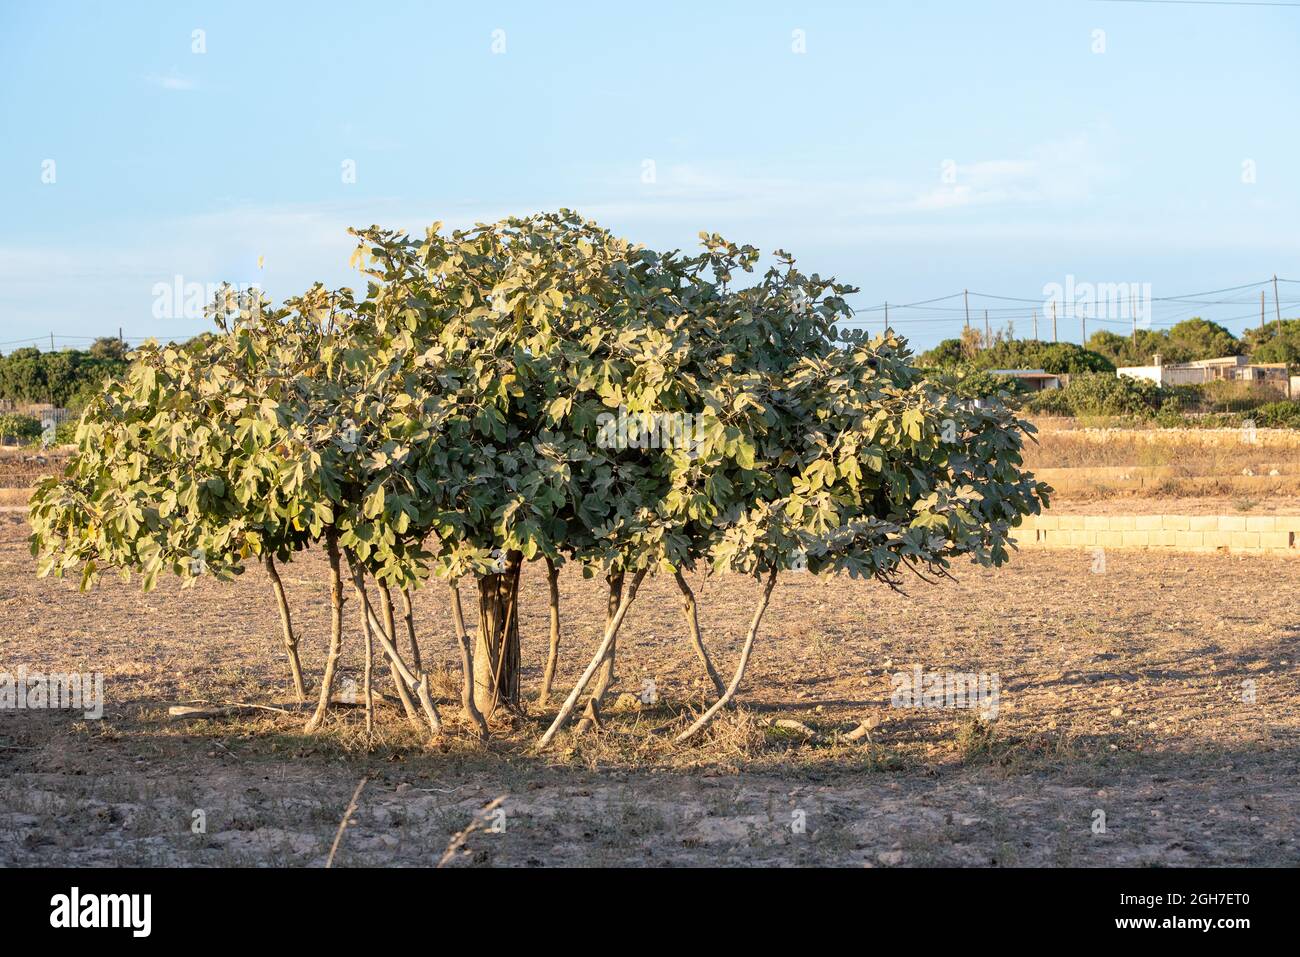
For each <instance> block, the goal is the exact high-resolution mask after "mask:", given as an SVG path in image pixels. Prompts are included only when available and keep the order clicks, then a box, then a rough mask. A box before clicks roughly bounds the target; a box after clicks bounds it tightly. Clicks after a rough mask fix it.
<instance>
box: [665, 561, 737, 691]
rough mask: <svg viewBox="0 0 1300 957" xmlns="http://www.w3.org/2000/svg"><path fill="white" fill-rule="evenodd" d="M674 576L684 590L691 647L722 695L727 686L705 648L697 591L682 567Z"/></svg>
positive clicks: (684, 607)
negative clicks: (688, 581)
mask: <svg viewBox="0 0 1300 957" xmlns="http://www.w3.org/2000/svg"><path fill="white" fill-rule="evenodd" d="M674 577H675V578H676V579H677V587H678V588H680V589H681V592H682V611H683V612H684V613H685V615H686V627H687V629H688V630H689V632H690V636H691V647H692V648H694V649H695V657H697V658H699V659H700V664H702V665H704V670H705V671H706V672H708V675H709V680H710V681H712V682H713V687H714V688H715V689H717V692H718V694H719V695H721V694H722V693H723V692H724V691H725V690H726V686H725V685H724V684H723V683H722V679H721V678H719V677H718V672H717V670H716V669H715V668H714V667H713V662H712V661H710V660H709V653H708V651H706V650H705V648H704V639H703V637H701V635H700V616H699V613H698V611H697V609H696V603H695V592H693V591H691V586H690V585H688V584H687V583H686V576H684V575H683V574H682V571H681V569H680V568H679V569H677V571H676V572H674Z"/></svg>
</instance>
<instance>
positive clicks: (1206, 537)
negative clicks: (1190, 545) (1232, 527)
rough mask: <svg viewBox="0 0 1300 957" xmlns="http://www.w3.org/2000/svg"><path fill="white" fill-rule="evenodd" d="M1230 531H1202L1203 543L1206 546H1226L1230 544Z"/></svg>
mask: <svg viewBox="0 0 1300 957" xmlns="http://www.w3.org/2000/svg"><path fill="white" fill-rule="evenodd" d="M1232 534H1233V533H1232V532H1202V533H1201V535H1202V540H1203V543H1204V544H1205V545H1206V547H1208V548H1227V547H1228V546H1230V545H1231V544H1232Z"/></svg>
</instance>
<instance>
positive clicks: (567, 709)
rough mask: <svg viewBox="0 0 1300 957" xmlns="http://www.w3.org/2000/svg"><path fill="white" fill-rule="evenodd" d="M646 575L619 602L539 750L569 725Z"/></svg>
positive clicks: (639, 575) (638, 577)
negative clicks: (593, 652) (598, 645)
mask: <svg viewBox="0 0 1300 957" xmlns="http://www.w3.org/2000/svg"><path fill="white" fill-rule="evenodd" d="M645 575H646V569H644V568H643V569H641V570H640V571H639V572H637V573H636V576H635V577H634V578H633V579H632V584H631V585H630V586H629V587H628V589H627V591H625V592H624V593H623V600H622V601H621V602H619V605H618V611H616V612H615V613H614V618H613V619H612V620H611V621H610V622H609V624H608V625H606V626H605V637H604V639H603V640H602V641H601V643H600V647H599V648H597V649H596V653H595V654H594V655H592V657H591V661H590V662H589V663H588V664H587V669H586V670H585V671H584V672H583V673H582V677H581V678H579V679H578V683H577V684H576V685H574V686H573V690H572V691H570V692H569V696H568V697H567V698H565V699H564V704H563V705H561V706H560V713H559V714H557V715H556V716H555V720H554V721H553V722H551V726H550V727H549V728H547V729H546V734H544V735H542V740H541V741H539V742H538V747H539V748H545V747H549V746H550V743H551V742H552V741H553V740H555V736H556V735H557V734H558V733H559V731H560V729H561V728H563V727H564V726H565V724H567V723H568V720H569V718H570V716H571V715H572V714H573V709H574V708H576V707H577V705H578V699H579V698H580V697H582V693H583V692H584V691H586V690H587V685H588V684H590V683H591V679H592V678H593V677H594V676H595V674H596V669H598V668H599V667H600V666H601V664H602V663H603V662H604V661H605V656H606V655H608V654H609V649H610V648H611V647H613V645H614V639H615V638H616V637H617V636H618V629H619V626H620V625H621V624H623V619H624V617H626V615H627V610H628V608H629V607H630V606H631V604H632V600H633V599H634V598H636V591H637V589H638V588H639V587H641V581H642V579H644V578H645Z"/></svg>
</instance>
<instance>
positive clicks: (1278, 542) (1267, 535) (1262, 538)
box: [1259, 532, 1295, 548]
mask: <svg viewBox="0 0 1300 957" xmlns="http://www.w3.org/2000/svg"><path fill="white" fill-rule="evenodd" d="M1294 534H1295V533H1294V532H1260V533H1259V547H1260V548H1290V547H1291V542H1292V540H1293V536H1294Z"/></svg>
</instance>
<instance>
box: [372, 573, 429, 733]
mask: <svg viewBox="0 0 1300 957" xmlns="http://www.w3.org/2000/svg"><path fill="white" fill-rule="evenodd" d="M375 587H376V588H378V589H379V597H380V605H379V608H380V610H381V611H382V612H383V613H384V631H385V632H387V633H388V637H389V638H390V639H392V642H393V645H394V646H396V645H397V622H396V621H395V620H394V619H393V595H392V592H391V591H389V588H388V585H386V584H385V583H384V582H381V581H380V580H379V579H375ZM388 670H389V672H390V673H391V674H392V676H393V684H394V685H396V687H397V697H398V700H400V701H401V702H402V710H403V711H405V712H406V720H407V721H408V722H410V725H411V727H413V728H415V730H417V731H420V730H423V726H422V725H421V724H420V715H419V713H418V712H417V711H416V710H415V703H414V702H413V701H411V693H410V692H409V691H407V690H406V682H404V681H403V680H402V675H401V672H399V671H398V670H397V665H395V664H393V662H392V660H391V659H390V660H389V662H388ZM415 671H416V673H417V674H418V673H419V671H420V665H419V663H418V662H417V663H416V665H415Z"/></svg>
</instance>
